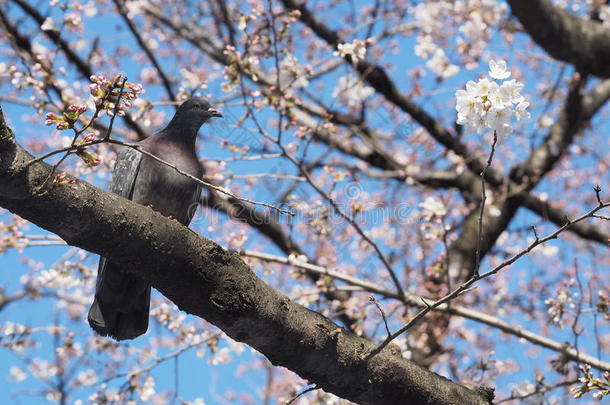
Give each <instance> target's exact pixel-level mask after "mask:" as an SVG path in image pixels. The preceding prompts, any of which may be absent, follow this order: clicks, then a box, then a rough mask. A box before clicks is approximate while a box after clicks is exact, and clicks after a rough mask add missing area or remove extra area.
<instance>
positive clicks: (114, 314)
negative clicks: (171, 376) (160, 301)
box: [88, 257, 150, 340]
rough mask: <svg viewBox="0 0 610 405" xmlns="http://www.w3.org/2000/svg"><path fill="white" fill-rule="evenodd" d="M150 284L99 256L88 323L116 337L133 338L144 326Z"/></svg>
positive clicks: (122, 338)
mask: <svg viewBox="0 0 610 405" xmlns="http://www.w3.org/2000/svg"><path fill="white" fill-rule="evenodd" d="M149 307H150V284H148V283H147V282H146V281H144V280H142V279H141V278H139V277H136V276H133V275H132V274H129V273H125V272H123V271H121V270H119V268H118V266H116V265H114V264H113V263H111V262H108V261H107V260H106V259H105V258H104V257H102V258H100V264H99V268H98V275H97V284H96V286H95V299H94V301H93V305H91V308H90V309H89V316H88V319H89V325H91V327H92V328H93V329H94V330H95V331H96V332H97V333H99V334H100V335H103V336H111V337H113V338H114V339H116V340H125V339H134V338H136V337H138V336H140V335H142V334H144V333H146V330H147V329H148V312H149Z"/></svg>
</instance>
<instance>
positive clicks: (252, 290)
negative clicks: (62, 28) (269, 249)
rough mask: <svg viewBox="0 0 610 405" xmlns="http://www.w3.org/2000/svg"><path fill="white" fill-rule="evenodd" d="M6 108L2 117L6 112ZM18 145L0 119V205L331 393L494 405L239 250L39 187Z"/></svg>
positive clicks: (45, 172)
mask: <svg viewBox="0 0 610 405" xmlns="http://www.w3.org/2000/svg"><path fill="white" fill-rule="evenodd" d="M0 112H1V111H0ZM31 159H32V157H31V155H30V154H29V153H27V152H26V151H25V150H23V149H22V148H21V147H20V146H19V145H18V144H17V143H16V141H15V138H14V136H13V134H12V133H11V131H10V130H9V129H8V128H7V127H6V124H5V122H4V119H3V117H2V116H1V115H0V162H1V164H0V205H1V206H2V207H4V208H7V209H9V210H11V211H12V212H14V213H16V214H17V215H20V216H22V217H23V218H25V219H28V220H29V221H31V222H33V223H35V224H37V225H38V226H40V227H42V228H45V229H47V230H49V231H51V232H53V233H56V234H57V235H59V236H61V237H62V238H63V239H64V240H66V241H67V242H68V243H70V244H73V245H75V246H79V247H81V248H83V249H87V250H90V251H92V252H95V253H99V254H103V255H104V256H106V257H109V258H111V259H112V260H113V261H114V262H116V263H119V264H129V265H130V266H129V267H128V268H130V269H134V271H136V272H138V274H139V275H140V276H141V277H143V278H145V279H146V280H148V281H149V282H150V283H151V284H152V285H153V286H154V287H155V288H157V289H158V290H159V291H161V292H162V293H163V294H164V295H165V296H167V297H168V298H169V299H171V300H172V301H173V302H175V303H176V305H178V307H179V308H180V309H182V310H184V311H186V312H188V313H191V314H194V315H196V316H199V317H202V318H204V319H206V320H208V321H210V322H212V323H213V324H215V325H216V326H218V327H219V328H220V329H222V330H223V331H224V332H225V333H227V335H229V336H231V337H232V338H233V339H235V340H238V341H241V342H244V343H246V344H248V345H250V346H252V347H254V348H255V349H256V350H258V351H259V352H261V353H263V354H264V355H265V356H267V358H268V359H269V360H270V361H271V362H272V363H273V364H276V365H282V366H284V367H287V368H289V369H291V370H293V371H295V372H296V373H298V374H299V375H301V376H302V377H303V378H306V379H308V380H310V381H312V382H314V383H315V384H316V385H318V386H320V387H321V388H323V389H324V390H326V391H328V392H332V393H334V394H336V395H338V396H341V397H343V398H346V399H349V400H351V401H354V402H357V403H360V404H379V403H384V404H404V403H413V404H420V403H421V404H423V403H434V404H456V403H460V404H473V405H476V404H490V403H491V398H490V396H489V394H488V393H487V394H485V393H483V392H482V391H477V390H470V389H468V388H465V387H462V386H460V385H457V384H454V383H452V382H450V381H449V380H447V379H444V378H442V377H440V376H438V375H436V374H434V373H431V372H429V371H427V370H424V369H422V368H420V367H419V366H416V365H415V364H414V363H412V362H409V361H406V360H404V359H403V358H402V356H401V355H400V352H399V351H398V350H396V349H392V348H391V347H388V348H387V349H386V350H384V351H382V352H381V353H379V354H377V355H376V356H373V357H372V358H370V359H366V360H365V359H363V357H364V354H366V353H368V352H370V351H371V350H372V349H373V348H374V345H373V344H372V343H371V342H369V341H367V340H365V339H362V338H359V337H357V336H355V335H353V334H351V333H349V332H347V331H345V330H343V329H341V328H339V327H338V326H337V325H336V324H334V323H332V322H331V321H329V320H328V319H326V318H325V317H323V316H322V315H320V314H318V313H316V312H313V311H310V310H308V309H307V308H304V307H302V306H300V305H298V304H296V303H294V302H292V301H290V300H289V299H288V298H287V297H286V296H284V295H282V294H281V293H279V292H277V291H275V290H273V289H272V288H270V287H269V286H267V285H266V284H265V283H263V282H262V281H261V280H260V279H258V278H257V277H256V276H255V275H254V273H253V272H252V271H251V270H250V269H249V268H248V266H247V265H246V264H245V263H244V262H243V261H242V260H241V259H240V258H239V256H238V255H237V254H236V253H231V252H227V251H225V250H224V249H222V248H221V247H220V246H218V245H216V244H215V243H214V242H212V241H210V240H208V239H205V238H202V237H200V236H198V235H197V234H195V233H194V232H192V231H190V230H188V229H187V228H185V227H184V226H182V225H181V224H179V223H178V222H177V221H173V220H170V219H167V218H165V217H163V216H162V215H160V214H158V213H156V212H154V211H153V210H151V209H150V208H146V207H142V206H140V205H138V204H135V203H133V202H131V201H128V200H125V199H123V198H121V197H119V196H116V195H114V194H111V193H108V192H103V191H101V190H99V189H97V188H95V187H93V186H91V185H89V184H87V183H85V182H80V181H79V182H77V183H75V184H69V185H64V186H57V185H56V186H53V187H52V188H50V189H46V190H44V191H42V192H41V191H39V190H38V187H39V186H40V185H41V184H43V183H44V182H45V180H46V178H47V177H48V176H49V174H50V167H49V166H48V165H46V164H44V163H42V162H39V163H36V164H32V165H30V166H28V167H25V163H26V162H28V161H30V160H31Z"/></svg>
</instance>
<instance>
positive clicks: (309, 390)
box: [285, 385, 320, 405]
mask: <svg viewBox="0 0 610 405" xmlns="http://www.w3.org/2000/svg"><path fill="white" fill-rule="evenodd" d="M319 389H320V387H318V386H317V385H314V386H313V387H309V388H307V389H305V390H303V391H301V392H299V393H298V394H297V395H296V396H295V397H294V398H292V399H291V400H290V401H288V402H286V404H285V405H290V404H292V403H293V402H294V401H296V400H297V399H298V398H299V397H300V396H302V395H305V394H307V393H308V392H311V391H315V390H319Z"/></svg>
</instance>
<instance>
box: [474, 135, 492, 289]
mask: <svg viewBox="0 0 610 405" xmlns="http://www.w3.org/2000/svg"><path fill="white" fill-rule="evenodd" d="M493 136H494V140H493V142H492V144H491V152H490V153H489V158H488V159H487V164H486V165H485V168H483V171H482V172H481V213H480V214H479V231H478V241H477V250H476V252H475V265H474V272H473V274H474V276H475V277H476V276H478V275H479V267H480V266H481V246H482V245H483V216H484V215H485V201H486V200H487V195H486V194H485V174H486V173H487V169H489V168H490V167H491V162H492V160H493V158H494V153H495V151H496V143H497V142H498V133H497V132H496V131H495V130H494V135H493Z"/></svg>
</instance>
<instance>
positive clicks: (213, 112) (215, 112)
mask: <svg viewBox="0 0 610 405" xmlns="http://www.w3.org/2000/svg"><path fill="white" fill-rule="evenodd" d="M208 113H209V114H210V116H212V117H219V118H222V114H221V113H220V111H218V110H215V109H213V108H208Z"/></svg>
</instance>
